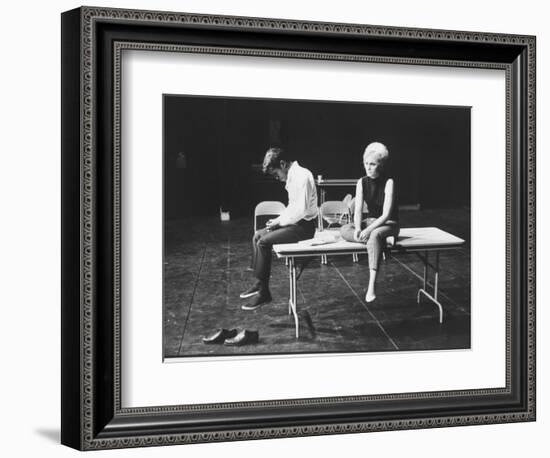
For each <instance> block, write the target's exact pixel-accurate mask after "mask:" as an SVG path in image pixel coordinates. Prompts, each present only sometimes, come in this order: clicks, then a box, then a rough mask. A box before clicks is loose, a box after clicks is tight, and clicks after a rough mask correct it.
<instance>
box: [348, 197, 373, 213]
mask: <svg viewBox="0 0 550 458" xmlns="http://www.w3.org/2000/svg"><path fill="white" fill-rule="evenodd" d="M349 211H350V213H351V217H352V218H353V214H354V213H355V197H354V198H353V199H351V202H350V203H349ZM368 212H369V209H368V207H367V204H366V203H365V202H364V201H363V214H364V213H368Z"/></svg>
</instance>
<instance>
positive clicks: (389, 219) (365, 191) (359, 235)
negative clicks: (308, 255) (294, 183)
mask: <svg viewBox="0 0 550 458" xmlns="http://www.w3.org/2000/svg"><path fill="white" fill-rule="evenodd" d="M388 157H389V152H388V149H387V148H386V146H385V145H383V144H382V143H378V142H375V143H371V144H370V145H368V146H367V148H366V149H365V153H364V154H363V165H364V166H365V172H366V176H364V177H363V178H360V179H359V181H357V187H356V190H355V210H354V213H353V224H346V225H345V226H343V227H342V228H341V230H340V233H341V235H342V238H344V239H345V240H348V241H350V242H363V243H366V245H367V253H368V257H369V271H370V276H369V286H368V289H367V294H366V296H365V300H366V301H367V302H372V301H374V300H375V299H376V292H375V282H376V271H377V270H378V267H379V265H380V257H381V256H382V251H383V250H384V247H385V245H386V238H387V237H389V236H395V237H397V235H398V234H399V224H398V215H397V203H396V196H397V190H396V185H395V181H394V179H393V178H391V177H389V176H388V175H387V174H386V172H385V167H386V163H387V161H388ZM363 202H365V203H366V204H367V211H368V213H367V218H365V219H364V220H363V205H362V204H363Z"/></svg>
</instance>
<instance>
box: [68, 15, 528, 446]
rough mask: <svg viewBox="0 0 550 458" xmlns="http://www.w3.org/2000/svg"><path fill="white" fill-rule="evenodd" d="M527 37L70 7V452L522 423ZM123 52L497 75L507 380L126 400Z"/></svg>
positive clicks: (524, 391)
mask: <svg viewBox="0 0 550 458" xmlns="http://www.w3.org/2000/svg"><path fill="white" fill-rule="evenodd" d="M535 46H536V40H535V37H533V36H520V35H503V34H491V33H478V32H458V31H444V30H426V29H411V28H398V27H381V26H371V25H357V24H336V23H316V22H304V21H291V20H280V19H263V18H246V17H228V16H204V15H197V14H184V13H167V12H151V11H134V10H123V9H106V8H95V7H81V8H78V9H75V10H71V11H68V12H65V13H63V14H62V101H61V102H62V387H61V390H62V403H61V409H62V431H61V442H62V443H63V444H65V445H68V446H70V447H73V448H76V449H80V450H91V449H105V448H122V447H138V446H151V445H166V444H182V443H196V442H210V441H227V440H245V439H263V438H274V437H289V436H306V435H319V434H336V433H350V432H367V431H385V430H399V429H412V428H427V427H442V426H457V425H473V424H489V423H504V422H516V421H534V420H535V111H536V110H535ZM126 49H144V50H151V51H171V52H190V53H213V54H229V55H255V56H266V57H273V58H277V57H286V58H288V57H292V58H301V59H320V60H353V61H364V62H387V63H399V64H403V63H405V64H411V65H440V66H452V67H453V66H454V67H471V68H497V69H502V70H505V71H506V102H507V103H506V107H507V108H506V110H507V113H506V119H507V128H506V131H507V133H506V157H507V172H506V173H507V176H506V198H507V215H506V221H507V223H506V224H507V227H506V284H507V287H506V315H507V316H506V323H507V330H506V335H507V343H506V348H507V363H506V365H507V383H506V387H505V388H495V389H483V390H467V391H452V392H450V391H447V392H421V393H403V394H393V395H365V396H355V397H338V398H312V399H299V400H270V401H262V402H241V403H232V404H227V403H225V404H208V405H206V404H197V405H187V406H185V405H181V406H162V407H151V408H145V407H144V408H132V409H124V408H122V407H121V403H120V389H121V387H120V326H121V320H120V237H121V234H120V174H121V170H120V136H119V134H120V129H119V127H120V84H121V74H120V60H121V53H122V52H123V51H124V50H126Z"/></svg>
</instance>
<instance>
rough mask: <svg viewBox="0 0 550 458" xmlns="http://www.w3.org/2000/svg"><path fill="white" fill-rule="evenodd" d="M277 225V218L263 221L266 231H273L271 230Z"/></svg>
mask: <svg viewBox="0 0 550 458" xmlns="http://www.w3.org/2000/svg"><path fill="white" fill-rule="evenodd" d="M278 227H279V221H277V218H275V219H270V220H268V221H267V223H265V228H266V229H267V230H268V231H273V230H275V229H277V228H278Z"/></svg>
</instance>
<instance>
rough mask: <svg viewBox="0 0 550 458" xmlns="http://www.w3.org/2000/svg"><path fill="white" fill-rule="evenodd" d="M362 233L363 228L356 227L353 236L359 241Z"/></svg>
mask: <svg viewBox="0 0 550 458" xmlns="http://www.w3.org/2000/svg"><path fill="white" fill-rule="evenodd" d="M360 235H361V229H358V228H356V229H355V230H354V231H353V238H354V240H355V241H356V242H359V236H360Z"/></svg>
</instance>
